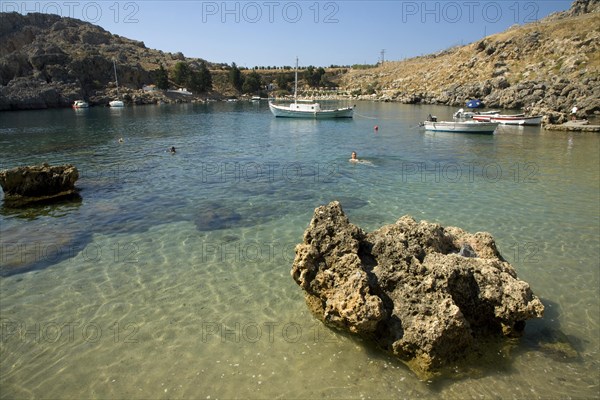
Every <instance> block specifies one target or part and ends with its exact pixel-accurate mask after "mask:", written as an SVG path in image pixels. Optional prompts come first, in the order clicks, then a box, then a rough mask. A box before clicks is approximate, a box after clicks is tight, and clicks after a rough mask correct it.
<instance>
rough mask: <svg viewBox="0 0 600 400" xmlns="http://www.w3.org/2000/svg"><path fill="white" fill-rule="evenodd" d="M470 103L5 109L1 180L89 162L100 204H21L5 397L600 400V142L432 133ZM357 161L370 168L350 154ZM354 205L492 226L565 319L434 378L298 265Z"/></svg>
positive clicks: (378, 221)
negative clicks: (281, 115) (290, 116)
mask: <svg viewBox="0 0 600 400" xmlns="http://www.w3.org/2000/svg"><path fill="white" fill-rule="evenodd" d="M453 111H454V110H453V109H450V108H446V107H430V106H426V107H425V106H409V105H398V104H387V103H367V102H364V103H363V102H361V103H358V108H357V114H358V115H356V117H355V118H354V119H353V120H350V121H346V120H344V121H302V120H280V119H275V118H273V117H272V115H271V114H270V113H269V111H268V107H267V106H266V104H264V103H262V104H260V105H257V104H250V103H241V102H240V103H213V104H209V105H172V106H171V105H168V106H146V107H132V108H125V109H123V110H111V109H89V110H84V111H82V112H76V111H74V110H48V111H29V112H15V113H2V114H0V168H12V167H14V166H17V165H26V164H34V163H40V162H49V163H51V164H58V163H65V162H69V163H73V164H75V165H76V166H77V167H78V169H79V171H80V175H81V177H80V179H79V181H78V187H80V188H81V192H80V194H81V197H82V200H81V201H80V202H75V203H66V204H60V205H56V206H46V207H39V208H36V209H30V210H27V211H26V212H22V211H21V212H19V211H15V210H10V209H7V208H2V209H0V235H1V236H0V245H1V250H2V253H1V254H0V271H1V277H0V290H1V291H0V306H1V308H0V322H1V328H2V332H1V333H2V338H1V339H2V340H1V342H0V356H1V359H2V362H1V363H0V387H1V390H0V396H1V397H2V398H40V397H42V398H74V399H75V398H208V396H210V398H211V399H214V398H313V397H323V398H402V397H407V398H438V397H445V398H471V397H472V398H495V397H501V398H524V397H527V398H558V397H560V398H567V397H573V398H593V397H598V396H599V395H600V393H599V390H600V389H599V370H600V356H599V347H600V329H599V326H600V301H599V299H600V293H599V287H600V285H599V270H600V243H599V241H600V239H599V238H600V220H599V218H600V217H599V216H600V182H599V177H598V171H599V170H600V165H599V154H600V140H599V136H598V135H597V134H585V133H564V132H547V131H544V130H542V129H540V128H529V127H528V128H516V127H501V128H499V130H498V132H497V134H495V135H493V136H488V135H463V134H443V133H442V134H440V133H426V132H424V131H422V130H420V129H418V128H416V125H417V122H418V121H419V120H422V119H423V118H424V117H425V116H426V115H427V114H429V113H432V114H437V115H438V117H440V118H442V119H444V118H448V117H450V116H451V114H452V112H453ZM374 125H378V126H379V131H377V132H375V131H374V130H373V127H374ZM119 138H123V139H124V142H123V143H119V141H118V139H119ZM170 146H175V147H176V148H177V153H176V154H169V153H168V152H166V150H167V149H168V148H169V147H170ZM353 150H355V151H357V153H358V157H359V158H361V159H364V160H366V161H369V162H370V163H364V164H351V163H349V162H348V158H349V157H350V153H351V152H352V151H353ZM336 199H337V200H340V201H341V203H342V206H343V207H344V209H345V211H346V212H347V214H348V215H349V217H350V219H351V221H352V222H354V223H355V224H357V225H359V226H361V227H363V228H364V229H366V230H372V229H376V228H377V227H379V226H381V225H383V224H387V223H392V222H394V221H395V220H396V219H398V218H399V217H400V216H402V215H404V214H410V215H412V216H414V217H415V218H417V219H426V220H429V221H435V222H439V223H441V224H443V225H455V226H460V227H462V228H464V229H467V230H469V231H473V232H475V231H489V232H491V233H492V234H493V235H494V236H495V238H496V240H497V243H498V246H499V249H500V251H501V252H502V253H503V255H504V256H505V257H506V258H507V259H508V260H509V261H511V262H512V263H513V264H514V265H515V267H516V268H517V272H518V274H519V277H520V278H521V279H524V280H526V281H528V282H529V283H530V284H531V286H532V288H533V290H534V292H535V293H536V294H537V295H538V296H540V297H541V298H542V300H543V302H544V303H545V305H546V315H545V317H544V318H543V319H541V320H537V321H531V322H529V323H528V326H527V330H526V335H525V337H524V338H522V339H521V340H520V341H519V342H518V343H517V344H516V345H515V346H514V347H513V348H512V349H511V351H510V352H500V353H499V354H490V355H489V356H488V357H486V359H485V361H484V360H480V361H479V362H478V363H477V364H476V365H474V368H476V369H479V370H482V372H481V371H480V372H479V373H478V374H475V375H470V376H467V377H464V378H461V379H454V380H442V381H439V382H433V383H432V382H421V381H419V380H418V379H417V378H416V377H415V376H414V375H413V374H412V373H411V372H410V371H409V370H408V369H407V368H406V367H405V366H404V365H403V364H401V363H399V362H397V361H395V360H394V359H392V358H390V357H388V356H386V355H385V354H382V353H381V352H379V351H377V350H375V349H372V348H370V347H368V346H365V345H364V344H363V343H362V342H360V341H358V340H356V339H355V338H352V337H349V336H346V335H341V334H338V333H335V332H333V331H330V330H328V329H326V328H324V327H322V326H321V325H320V324H319V323H317V322H316V321H315V320H314V319H313V317H312V316H311V315H310V314H309V313H308V311H307V309H306V306H305V304H304V301H303V296H302V293H301V291H300V289H299V288H298V287H297V286H296V285H295V283H294V282H293V281H292V279H291V277H290V275H289V270H290V268H291V263H292V260H293V247H294V245H295V244H296V243H299V242H300V241H301V239H302V233H303V231H304V229H305V228H306V226H307V225H308V222H309V221H310V218H311V216H312V212H313V210H314V208H315V207H317V206H319V205H321V204H325V203H327V202H329V201H331V200H336ZM548 337H551V338H556V337H559V338H560V341H561V342H563V343H566V345H565V347H563V348H562V349H563V350H560V349H559V350H556V348H555V347H554V348H553V347H548V346H546V344H547V342H548V341H549V339H548ZM550 341H552V340H550ZM553 349H554V350H553ZM564 349H566V350H564Z"/></svg>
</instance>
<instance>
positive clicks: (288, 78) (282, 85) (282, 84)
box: [276, 74, 294, 90]
mask: <svg viewBox="0 0 600 400" xmlns="http://www.w3.org/2000/svg"><path fill="white" fill-rule="evenodd" d="M293 81H294V76H293V75H291V74H279V75H277V80H276V83H277V87H278V88H279V89H280V90H290V88H289V85H288V83H290V82H293Z"/></svg>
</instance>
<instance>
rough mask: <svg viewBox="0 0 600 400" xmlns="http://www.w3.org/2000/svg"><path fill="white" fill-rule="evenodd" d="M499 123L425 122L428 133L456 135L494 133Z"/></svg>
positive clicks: (423, 124)
mask: <svg viewBox="0 0 600 400" xmlns="http://www.w3.org/2000/svg"><path fill="white" fill-rule="evenodd" d="M498 125H499V123H497V122H477V121H425V122H423V123H422V126H424V127H425V130H427V131H433V132H456V133H494V131H495V130H496V128H497V127H498Z"/></svg>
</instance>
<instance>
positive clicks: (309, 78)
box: [304, 65, 325, 87]
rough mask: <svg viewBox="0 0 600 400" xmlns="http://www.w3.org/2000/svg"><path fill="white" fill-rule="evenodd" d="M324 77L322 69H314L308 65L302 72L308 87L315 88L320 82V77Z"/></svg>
mask: <svg viewBox="0 0 600 400" xmlns="http://www.w3.org/2000/svg"><path fill="white" fill-rule="evenodd" d="M323 75H325V70H324V69H323V67H319V68H317V69H315V67H313V66H312V65H309V66H308V67H307V68H306V70H305V71H304V79H305V80H306V82H307V83H308V85H309V86H312V87H317V86H319V83H320V82H321V77H322V76H323Z"/></svg>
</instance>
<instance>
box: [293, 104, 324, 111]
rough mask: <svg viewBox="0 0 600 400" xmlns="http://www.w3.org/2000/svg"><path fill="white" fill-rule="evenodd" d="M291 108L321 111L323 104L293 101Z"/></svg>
mask: <svg viewBox="0 0 600 400" xmlns="http://www.w3.org/2000/svg"><path fill="white" fill-rule="evenodd" d="M290 110H293V111H304V112H317V111H321V105H320V104H319V103H309V104H302V103H292V104H290Z"/></svg>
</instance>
